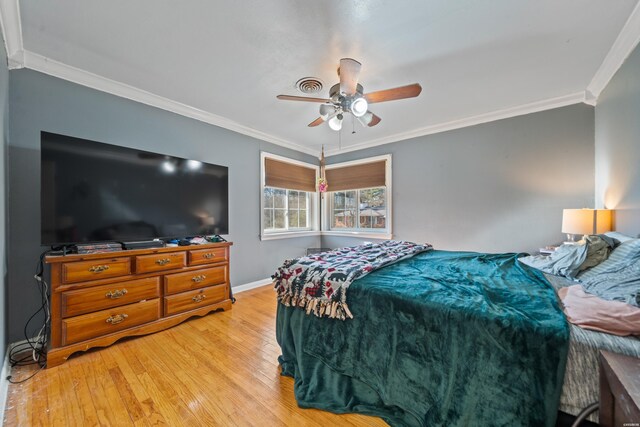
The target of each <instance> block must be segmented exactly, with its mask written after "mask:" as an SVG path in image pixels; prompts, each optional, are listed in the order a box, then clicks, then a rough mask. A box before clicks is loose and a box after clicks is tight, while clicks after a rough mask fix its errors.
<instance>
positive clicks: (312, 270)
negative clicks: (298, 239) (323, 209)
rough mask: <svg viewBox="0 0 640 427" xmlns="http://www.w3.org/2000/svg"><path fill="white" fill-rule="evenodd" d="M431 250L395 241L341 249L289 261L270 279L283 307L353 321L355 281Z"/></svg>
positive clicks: (429, 247)
mask: <svg viewBox="0 0 640 427" xmlns="http://www.w3.org/2000/svg"><path fill="white" fill-rule="evenodd" d="M431 249H433V247H432V246H431V245H430V244H424V245H419V244H416V243H411V242H404V241H396V240H389V241H385V242H383V243H377V244H366V245H360V246H352V247H348V248H340V249H336V250H333V251H330V252H323V253H319V254H314V255H309V256H305V257H301V258H296V259H292V260H287V261H285V262H284V264H283V265H282V266H281V267H280V268H278V270H277V271H276V273H275V274H274V275H273V276H271V277H272V278H273V280H274V287H275V290H276V293H277V296H278V301H280V303H282V304H284V305H286V306H294V307H300V308H304V309H306V311H307V314H310V313H313V314H315V315H316V316H318V317H330V318H335V319H341V320H345V319H346V318H350V319H351V318H353V314H351V312H350V311H349V307H348V306H347V289H348V288H349V285H350V284H351V283H352V282H353V281H354V280H356V279H358V278H360V277H363V276H366V275H367V274H369V273H371V272H372V271H374V270H376V269H379V268H381V267H384V266H386V265H389V264H392V263H394V262H397V261H400V260H402V259H405V258H410V257H412V256H413V255H415V254H418V253H420V252H425V251H429V250H431Z"/></svg>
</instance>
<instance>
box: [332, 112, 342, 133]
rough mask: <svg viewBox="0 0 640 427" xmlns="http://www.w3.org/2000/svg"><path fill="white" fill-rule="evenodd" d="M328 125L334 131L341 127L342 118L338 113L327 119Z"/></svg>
mask: <svg viewBox="0 0 640 427" xmlns="http://www.w3.org/2000/svg"><path fill="white" fill-rule="evenodd" d="M329 127H330V128H331V129H333V130H335V131H338V130H340V129H342V118H341V117H340V114H338V115H337V116H333V117H332V118H331V119H329Z"/></svg>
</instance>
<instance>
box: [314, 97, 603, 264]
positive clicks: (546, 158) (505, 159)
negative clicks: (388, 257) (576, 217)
mask: <svg viewBox="0 0 640 427" xmlns="http://www.w3.org/2000/svg"><path fill="white" fill-rule="evenodd" d="M593 114H594V113H593V107H590V106H588V105H585V104H579V105H573V106H569V107H564V108H559V109H555V110H549V111H544V112H540V113H534V114H529V115H525V116H520V117H514V118H510V119H505V120H499V121H495V122H491V123H486V124H481V125H477V126H473V127H468V128H463V129H457V130H453V131H450V132H444V133H440V134H436V135H429V136H424V137H419V138H415V139H412V140H408V141H401V142H398V143H393V144H388V145H383V146H379V147H374V148H370V149H366V150H361V151H356V152H352V153H347V154H344V155H339V156H332V157H329V158H328V159H327V163H328V164H331V163H337V162H342V161H348V160H354V159H359V158H364V157H369V156H375V155H380V154H386V153H391V154H392V155H393V160H392V162H393V163H392V165H393V235H394V238H397V239H403V240H411V241H416V242H429V243H431V244H433V245H434V247H436V248H438V249H450V250H473V251H486V252H503V251H531V250H535V249H537V248H539V247H541V246H545V245H548V244H551V243H557V242H559V241H562V239H563V235H562V233H561V230H560V228H561V221H562V209H563V208H580V207H593V191H594V140H593V138H594V137H593V132H594V129H593ZM383 123H384V122H383ZM363 132H364V131H363ZM329 186H331V183H329ZM362 240H363V239H353V238H344V237H333V236H332V237H329V236H323V238H322V246H323V247H337V246H343V245H351V244H357V243H360V242H361V241H362ZM364 240H371V239H364Z"/></svg>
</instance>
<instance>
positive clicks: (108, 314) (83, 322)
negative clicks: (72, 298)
mask: <svg viewBox="0 0 640 427" xmlns="http://www.w3.org/2000/svg"><path fill="white" fill-rule="evenodd" d="M159 318H160V299H159V298H155V299H152V300H149V301H142V302H137V303H135V304H129V305H123V306H120V307H115V308H110V309H108V310H102V311H97V312H95V313H90V314H83V315H82V316H76V317H71V318H68V319H62V345H69V344H73V343H77V342H80V341H84V340H88V339H90V338H96V337H99V336H102V335H107V334H110V333H112V332H117V331H121V330H123V329H128V328H131V327H134V326H138V325H142V324H144V323H148V322H152V321H154V320H157V319H159Z"/></svg>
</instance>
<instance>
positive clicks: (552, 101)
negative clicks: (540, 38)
mask: <svg viewBox="0 0 640 427" xmlns="http://www.w3.org/2000/svg"><path fill="white" fill-rule="evenodd" d="M581 102H585V93H584V92H576V93H572V94H569V95H565V96H560V97H557V98H549V99H545V100H542V101H536V102H531V103H529V104H523V105H518V106H515V107H511V108H505V109H501V110H495V111H492V112H489V113H484V114H479V115H477V116H471V117H465V118H463V119H458V120H452V121H450V122H445V123H438V124H435V125H431V126H426V127H423V128H419V129H415V130H412V131H409V132H402V133H397V134H395V135H391V136H387V137H384V138H379V139H375V140H373V141H368V142H364V143H361V144H354V145H349V146H347V147H343V148H342V149H341V150H329V151H325V156H326V157H329V156H335V155H338V154H343V153H348V152H350V151H357V150H363V149H365V148H371V147H376V146H378V145H383V144H389V143H392V142H398V141H402V140H405V139H411V138H416V137H419V136H425V135H432V134H434V133H440V132H446V131H450V130H454V129H460V128H465V127H469V126H475V125H479V124H482V123H488V122H493V121H496V120H502V119H508V118H510V117H516V116H523V115H525V114H530V113H537V112H540V111H545V110H551V109H554V108H560V107H566V106H567V105H573V104H579V103H581Z"/></svg>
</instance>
